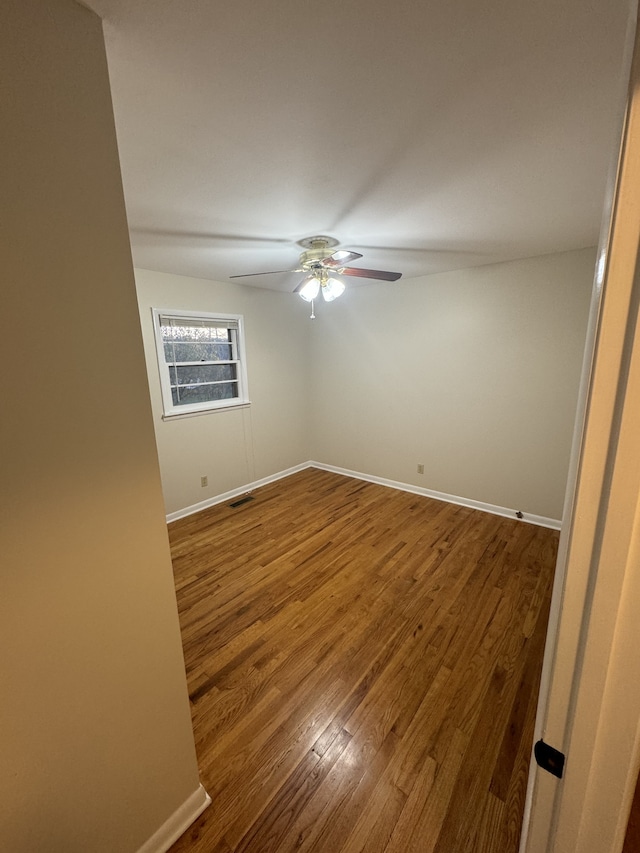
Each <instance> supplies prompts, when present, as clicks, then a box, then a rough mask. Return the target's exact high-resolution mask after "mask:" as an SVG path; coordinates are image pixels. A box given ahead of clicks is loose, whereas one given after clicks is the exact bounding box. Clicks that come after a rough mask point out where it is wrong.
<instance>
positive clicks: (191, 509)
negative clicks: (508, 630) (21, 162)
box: [167, 461, 562, 530]
mask: <svg viewBox="0 0 640 853" xmlns="http://www.w3.org/2000/svg"><path fill="white" fill-rule="evenodd" d="M305 468H320V469H321V470H322V471H331V472H332V473H333V474H342V475H343V476H344V477H355V479H357V480H366V481H367V482H369V483H377V484H378V485H379V486H387V487H388V488H390V489H399V490H400V491H402V492H412V493H413V494H414V495H423V496H424V497H426V498H433V499H434V500H437V501H445V503H450V504H457V505H458V506H466V507H469V508H470V509H479V510H481V511H482V512H489V513H491V514H492V515H501V516H503V517H504V518H519V516H518V515H517V512H518V510H515V509H511V508H510V507H506V506H496V505H495V504H488V503H483V502H482V501H474V500H471V498H461V497H458V496H457V495H448V494H446V493H445V492H435V491H433V489H425V488H423V487H422V486H414V485H412V484H411V483H401V482H399V481H397V480H387V479H386V478H385V477H374V476H373V475H371V474H362V473H361V472H360V471H350V470H349V469H348V468H338V467H336V466H335V465H325V464H324V463H323V462H313V461H309V462H303V463H302V464H301V465H295V466H294V467H293V468H287V469H286V470H285V471H279V472H278V473H277V474H272V475H271V476H269V477H263V478H262V480H256V481H255V482H253V483H247V484H246V485H245V486H240V487H239V488H237V489H232V490H231V491H230V492H224V494H221V495H216V496H215V497H213V498H209V499H207V500H206V501H200V503H197V504H193V506H188V507H185V508H184V509H179V510H178V511H177V512H171V513H169V515H167V521H168V522H169V521H177V520H178V519H179V518H185V517H186V516H187V515H193V513H196V512H201V511H202V510H203V509H208V508H209V507H210V506H215V505H216V504H220V503H224V502H225V501H229V500H232V498H237V497H239V496H240V495H246V494H247V493H248V492H251V491H253V489H257V488H259V487H260V486H266V485H267V483H275V481H276V480H282V478H283V477H288V476H289V475H291V474H295V473H297V472H298V471H304V470H305ZM519 520H520V521H524V522H526V523H527V524H537V525H538V526H539V527H549V528H551V530H560V527H561V526H562V522H561V521H559V520H558V519H556V518H546V517H545V516H543V515H534V514H533V513H530V512H523V513H522V517H521V518H519Z"/></svg>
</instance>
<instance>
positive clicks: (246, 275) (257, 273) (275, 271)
mask: <svg viewBox="0 0 640 853" xmlns="http://www.w3.org/2000/svg"><path fill="white" fill-rule="evenodd" d="M285 272H304V270H301V269H297V270H269V272H249V273H246V274H245V275H230V276H229V278H251V276H252V275H282V273H285Z"/></svg>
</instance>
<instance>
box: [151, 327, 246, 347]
mask: <svg viewBox="0 0 640 853" xmlns="http://www.w3.org/2000/svg"><path fill="white" fill-rule="evenodd" d="M162 340H163V341H173V342H174V343H177V342H184V343H225V341H226V342H227V343H228V342H229V341H230V340H231V333H230V331H229V329H224V328H218V327H214V326H187V325H183V326H162Z"/></svg>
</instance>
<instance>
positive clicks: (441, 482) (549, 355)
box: [310, 249, 595, 519]
mask: <svg viewBox="0 0 640 853" xmlns="http://www.w3.org/2000/svg"><path fill="white" fill-rule="evenodd" d="M594 264H595V250H594V249H585V250H580V251H576V252H567V253H562V254H555V255H547V256H542V257H537V258H531V259H526V260H519V261H513V262H509V263H503V264H495V265H490V266H484V267H479V268H475V269H467V270H461V271H459V272H450V273H443V274H439V275H432V276H427V277H423V278H419V279H412V280H409V281H406V282H403V281H400V282H398V283H395V284H372V285H367V286H366V287H360V288H356V287H353V288H349V289H348V290H347V292H346V293H345V294H344V296H343V297H341V300H340V302H336V303H333V304H331V305H326V306H325V305H321V306H319V308H318V311H317V312H316V313H317V319H316V320H315V321H314V323H313V325H312V326H311V327H310V332H311V349H312V357H311V361H310V365H311V379H310V387H311V388H312V389H313V395H314V396H313V398H312V413H313V418H312V425H313V431H312V436H311V441H312V448H313V454H314V457H313V458H315V459H317V460H318V461H319V462H324V463H327V464H332V465H337V466H339V467H342V468H348V469H352V470H355V471H361V472H365V473H367V474H372V475H375V476H380V477H385V478H388V479H391V480H398V481H400V482H405V483H411V484H414V485H418V486H424V487H425V488H429V489H434V490H435V491H439V492H444V493H446V494H450V495H457V496H460V497H463V498H469V499H474V500H479V501H484V502H486V503H489V504H495V505H498V506H503V507H512V508H513V509H514V510H522V511H524V512H527V513H533V514H536V515H541V516H545V517H548V518H556V519H559V518H561V514H562V505H563V498H564V491H565V485H566V477H567V468H568V461H569V451H570V446H571V438H572V431H573V422H574V415H575V407H576V401H577V393H578V383H579V378H580V368H581V361H582V353H583V348H584V339H585V332H586V325H587V317H588V311H589V304H590V298H591V290H592V282H593V272H594ZM418 464H423V465H424V474H423V475H420V474H418V473H417V465H418Z"/></svg>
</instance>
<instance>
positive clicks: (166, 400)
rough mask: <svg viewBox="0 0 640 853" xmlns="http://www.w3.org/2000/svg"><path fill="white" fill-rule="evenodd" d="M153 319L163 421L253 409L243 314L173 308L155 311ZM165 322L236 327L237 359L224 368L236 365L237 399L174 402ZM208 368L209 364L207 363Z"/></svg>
mask: <svg viewBox="0 0 640 853" xmlns="http://www.w3.org/2000/svg"><path fill="white" fill-rule="evenodd" d="M151 312H152V315H153V331H154V336H155V341H156V355H157V359H158V372H159V375H160V389H161V392H162V409H163V415H162V417H163V419H164V418H176V417H184V416H185V415H199V414H206V413H208V412H216V411H220V410H221V409H237V408H238V407H241V406H248V405H250V400H249V390H248V384H247V366H246V355H245V348H244V317H243V316H242V314H220V313H216V314H212V313H210V312H207V311H178V310H176V309H174V308H170V309H166V310H165V309H160V308H152V309H151ZM164 319H168V320H173V321H177V322H180V321H181V320H184V321H185V323H186V324H189V323H193V322H194V321H200V322H205V323H208V324H211V323H212V322H213V323H215V322H216V321H220V325H221V326H223V327H224V325H225V323H226V322H227V321H230V322H231V323H233V326H234V327H235V326H236V324H237V328H233V329H232V333H233V334H232V347H233V351H232V354H233V355H234V356H235V357H234V358H232V359H230V360H229V361H228V362H222V363H223V364H225V363H226V364H235V365H236V380H235V381H237V383H238V396H237V397H231V398H227V399H224V400H208V401H204V402H200V403H184V404H179V405H176V404H175V403H174V402H173V395H172V393H171V377H170V373H169V367H170V366H171V365H170V363H169V362H167V361H166V358H165V352H164V342H163V340H162V326H163V325H166V324H165V323H163V320H164ZM206 363H207V364H208V363H209V362H206ZM220 363H221V362H219V361H218V362H215V361H214V362H211V364H220Z"/></svg>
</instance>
